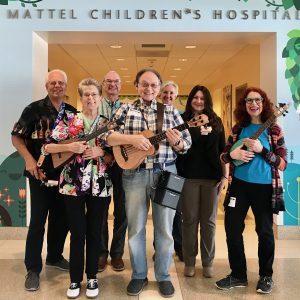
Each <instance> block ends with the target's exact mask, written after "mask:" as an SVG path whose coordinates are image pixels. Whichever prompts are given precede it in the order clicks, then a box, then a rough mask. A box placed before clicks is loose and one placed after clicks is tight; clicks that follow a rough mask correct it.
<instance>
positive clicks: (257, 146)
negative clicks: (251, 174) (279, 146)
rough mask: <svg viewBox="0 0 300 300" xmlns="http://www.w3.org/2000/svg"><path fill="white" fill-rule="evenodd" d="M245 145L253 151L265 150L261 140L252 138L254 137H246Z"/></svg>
mask: <svg viewBox="0 0 300 300" xmlns="http://www.w3.org/2000/svg"><path fill="white" fill-rule="evenodd" d="M244 145H245V146H246V147H247V148H248V149H249V151H253V152H256V153H260V152H261V151H262V150H263V145H262V144H261V142H260V140H252V139H249V138H248V139H244Z"/></svg>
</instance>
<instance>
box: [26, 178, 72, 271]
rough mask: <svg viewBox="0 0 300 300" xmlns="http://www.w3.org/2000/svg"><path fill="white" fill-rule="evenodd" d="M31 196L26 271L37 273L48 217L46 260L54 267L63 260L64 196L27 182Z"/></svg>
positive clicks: (65, 229) (65, 227) (34, 182)
mask: <svg viewBox="0 0 300 300" xmlns="http://www.w3.org/2000/svg"><path fill="white" fill-rule="evenodd" d="M29 186H30V195H31V203H30V209H31V217H30V224H29V228H28V234H27V239H26V249H25V265H26V269H27V271H29V270H32V271H34V272H38V273H40V272H41V270H42V265H43V264H42V248H43V241H44V233H45V223H46V220H47V216H48V232H47V258H46V260H47V261H49V262H51V263H55V262H57V261H59V260H61V259H63V256H62V253H63V249H64V243H65V239H66V236H67V233H68V226H67V221H66V213H65V206H64V201H63V196H62V195H60V194H59V193H58V188H57V187H45V186H41V182H40V181H38V180H36V179H33V178H29Z"/></svg>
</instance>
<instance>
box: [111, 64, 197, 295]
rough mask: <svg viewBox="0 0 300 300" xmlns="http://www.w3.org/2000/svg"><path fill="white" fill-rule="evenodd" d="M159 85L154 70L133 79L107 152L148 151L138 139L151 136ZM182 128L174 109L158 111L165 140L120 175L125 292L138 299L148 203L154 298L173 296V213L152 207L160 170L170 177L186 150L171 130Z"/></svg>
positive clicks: (183, 135) (182, 137)
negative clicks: (132, 93) (127, 268)
mask: <svg viewBox="0 0 300 300" xmlns="http://www.w3.org/2000/svg"><path fill="white" fill-rule="evenodd" d="M161 83H162V80H161V77H160V74H159V73H158V72H157V71H156V70H154V69H142V70H140V71H139V72H138V73H137V75H136V79H135V85H136V87H137V92H138V94H139V100H138V101H136V102H135V103H129V104H123V105H122V106H121V107H120V108H119V109H118V110H117V111H116V113H115V115H114V118H113V119H114V120H118V121H121V122H122V123H123V124H124V125H123V126H122V127H121V129H120V130H121V132H112V133H110V134H109V135H108V137H107V143H108V144H109V145H111V146H117V145H126V144H130V145H132V146H133V147H134V148H136V149H139V150H142V151H147V150H148V149H149V148H150V147H151V143H150V141H149V139H148V138H146V137H144V136H143V135H142V134H140V133H141V132H142V131H144V130H151V131H152V132H153V133H155V134H157V133H158V131H157V122H156V120H157V100H156V96H157V95H158V93H159V91H160V86H161ZM182 123H183V120H182V118H181V116H180V114H179V112H178V110H177V109H176V108H174V107H173V106H171V105H165V106H164V114H163V124H162V131H166V137H167V138H166V140H163V141H162V142H160V143H159V151H158V153H157V154H156V155H155V156H147V157H146V159H145V160H144V162H143V163H142V164H141V165H140V166H139V167H138V168H137V169H134V170H123V177H122V180H123V187H124V190H125V195H126V197H125V198H126V203H125V207H126V215H127V219H128V244H129V252H130V262H131V267H132V276H131V281H130V283H129V285H128V286H127V294H128V295H132V296H135V295H138V294H140V293H141V292H142V290H143V288H144V286H145V285H146V284H147V283H148V279H147V273H148V269H147V258H146V222H147V216H148V209H149V204H150V199H151V201H152V218H153V226H154V238H155V262H154V272H155V278H156V280H157V282H158V286H159V292H160V294H161V295H162V296H164V297H172V296H173V295H174V292H175V291H174V287H173V285H172V283H171V280H170V274H169V267H170V264H171V260H172V253H173V237H172V227H173V219H174V215H175V210H173V209H170V208H167V207H164V206H161V205H159V204H156V203H154V202H153V196H154V191H155V189H154V188H155V185H156V183H157V180H158V177H159V174H160V172H161V170H162V169H163V168H164V169H165V170H167V171H170V172H173V173H176V166H175V159H176V156H177V154H179V155H180V154H183V153H185V152H186V151H187V150H188V149H189V148H190V146H191V143H192V142H191V137H190V134H189V132H188V130H184V131H182V132H180V131H178V130H177V129H172V128H174V127H176V126H178V125H180V124H182Z"/></svg>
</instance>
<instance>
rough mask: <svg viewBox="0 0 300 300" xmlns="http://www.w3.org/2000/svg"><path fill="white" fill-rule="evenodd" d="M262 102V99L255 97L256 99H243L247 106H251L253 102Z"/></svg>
mask: <svg viewBox="0 0 300 300" xmlns="http://www.w3.org/2000/svg"><path fill="white" fill-rule="evenodd" d="M263 100H264V98H263V97H257V98H245V102H246V103H247V104H252V103H253V102H255V103H256V104H260V103H262V102H263Z"/></svg>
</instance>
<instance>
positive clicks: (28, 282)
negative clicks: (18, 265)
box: [25, 270, 40, 292]
mask: <svg viewBox="0 0 300 300" xmlns="http://www.w3.org/2000/svg"><path fill="white" fill-rule="evenodd" d="M39 287H40V275H39V273H37V272H33V271H30V270H29V271H28V273H27V275H26V279H25V290H26V291H32V292H33V291H37V290H38V289H39Z"/></svg>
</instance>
